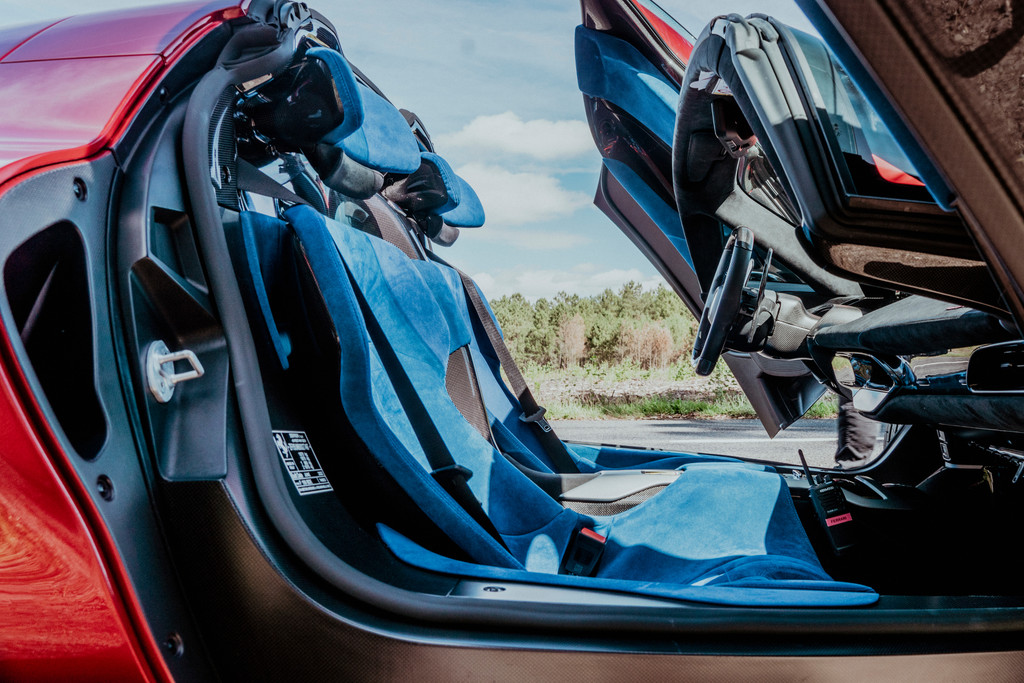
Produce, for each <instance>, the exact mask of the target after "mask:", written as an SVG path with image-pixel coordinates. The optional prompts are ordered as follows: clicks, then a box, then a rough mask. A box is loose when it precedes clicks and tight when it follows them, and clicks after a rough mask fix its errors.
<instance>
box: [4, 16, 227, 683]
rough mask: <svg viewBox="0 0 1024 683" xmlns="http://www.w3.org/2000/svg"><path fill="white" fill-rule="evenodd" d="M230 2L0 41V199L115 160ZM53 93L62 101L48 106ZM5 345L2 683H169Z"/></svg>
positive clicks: (73, 21) (97, 20)
mask: <svg viewBox="0 0 1024 683" xmlns="http://www.w3.org/2000/svg"><path fill="white" fill-rule="evenodd" d="M244 5H245V3H242V5H241V6H240V5H239V4H238V3H236V4H233V5H228V6H225V3H223V2H213V3H210V2H196V3H183V4H180V5H174V6H170V7H168V6H164V7H158V8H144V9H133V10H122V11H116V12H109V13H104V14H94V15H89V16H85V17H71V18H68V19H64V20H62V21H58V22H56V23H45V24H41V25H40V24H36V25H29V26H21V27H16V28H12V29H6V30H4V31H0V55H2V56H0V99H2V100H3V101H4V102H7V103H12V102H16V103H18V106H16V107H11V106H7V107H4V108H3V110H2V111H0V194H2V193H3V192H5V191H6V190H8V189H10V188H11V187H12V186H13V185H14V184H16V183H17V182H19V181H21V180H24V179H25V178H26V177H28V176H29V175H32V174H38V173H42V172H45V171H47V170H49V169H52V168H54V167H55V166H56V165H61V164H67V163H71V162H77V161H81V160H85V159H90V158H92V157H95V156H99V155H104V154H109V149H110V147H111V146H112V144H113V143H114V142H116V141H117V140H118V139H119V138H120V137H121V136H122V135H123V134H124V132H125V130H126V128H127V126H128V124H129V123H130V122H131V121H132V120H133V118H134V117H135V115H136V114H137V112H138V109H139V107H140V106H141V104H142V103H143V102H145V101H146V100H147V99H148V98H149V97H151V96H152V95H153V94H154V92H153V91H154V88H156V87H158V85H157V84H159V83H160V81H161V79H162V78H163V76H164V75H165V74H166V73H167V72H168V70H169V69H170V68H171V67H172V66H173V65H174V64H175V62H176V61H177V60H178V59H179V58H180V57H181V56H182V55H183V54H185V53H186V52H187V51H188V50H189V49H191V48H192V47H193V46H194V45H195V44H196V43H197V42H198V41H199V40H200V39H201V38H202V37H203V36H204V35H206V34H207V33H209V32H210V31H211V30H213V29H214V28H216V27H217V26H218V25H219V24H221V23H222V22H224V21H228V20H230V19H233V18H237V17H240V16H242V14H243V12H244ZM54 93H60V95H59V96H56V97H55V96H54ZM0 334H2V345H0V351H2V362H0V434H3V437H4V439H3V443H4V445H3V457H2V458H0V679H3V680H5V681H11V680H20V679H23V678H27V677H31V678H32V679H33V680H83V679H86V678H89V679H91V678H96V679H97V680H118V681H128V680H145V681H149V680H169V679H170V678H171V676H170V672H169V671H168V669H167V666H166V664H165V663H164V660H163V657H162V655H161V653H160V648H161V647H168V648H174V647H176V646H177V645H176V643H175V641H174V639H173V638H172V639H170V640H166V641H162V642H160V643H158V642H157V638H156V637H155V636H154V634H153V633H151V632H150V629H149V627H148V626H147V624H146V620H145V618H144V616H143V614H142V612H141V608H140V606H139V601H138V598H137V596H136V595H135V594H134V592H133V590H132V587H131V583H130V581H129V579H128V576H127V574H126V572H125V568H124V564H123V562H122V559H121V558H120V557H119V555H118V551H117V550H116V549H115V547H114V544H113V542H112V539H111V537H110V534H109V532H108V531H107V529H106V527H105V525H104V524H103V522H102V521H101V519H100V517H99V514H98V513H97V510H96V508H95V505H94V503H93V502H92V500H91V498H90V496H89V495H88V492H87V491H86V490H85V489H84V486H83V484H82V483H81V481H80V480H79V479H78V478H77V477H75V476H74V475H73V474H71V472H70V469H69V468H70V465H69V464H68V461H67V454H66V453H64V452H63V451H62V449H61V448H60V446H59V444H58V441H57V440H56V439H55V438H54V435H53V433H52V431H51V430H50V428H49V427H48V426H47V423H46V421H45V420H44V419H43V417H42V415H41V413H40V410H39V406H38V404H37V403H36V402H35V400H34V398H33V396H32V393H31V392H30V391H29V389H28V387H27V384H26V379H25V376H24V374H23V372H22V370H21V368H20V367H19V366H18V365H17V363H16V362H15V361H14V355H13V352H12V350H11V343H10V340H9V339H8V338H7V336H6V334H5V333H0Z"/></svg>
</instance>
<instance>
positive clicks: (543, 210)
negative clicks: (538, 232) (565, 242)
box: [456, 164, 590, 227]
mask: <svg viewBox="0 0 1024 683" xmlns="http://www.w3.org/2000/svg"><path fill="white" fill-rule="evenodd" d="M456 172H457V173H458V174H459V175H460V176H462V177H463V178H465V179H466V181H468V182H469V184H470V185H472V186H473V189H474V190H476V193H477V194H478V195H479V196H480V202H481V203H482V204H483V206H484V213H486V215H487V225H488V226H489V227H497V226H503V225H522V224H523V223H535V222H537V221H546V220H551V219H553V218H559V217H562V216H568V215H569V214H571V213H573V212H574V211H576V210H577V209H579V208H582V207H584V206H587V205H588V204H590V196H589V195H587V194H584V193H582V192H573V191H571V190H567V189H565V188H564V187H562V184H561V182H559V181H558V179H557V178H555V177H553V176H550V175H547V174H544V173H514V172H512V171H506V170H505V169H503V168H499V167H497V166H488V165H486V164H467V165H465V166H461V167H460V168H459V169H458V170H457V171H456Z"/></svg>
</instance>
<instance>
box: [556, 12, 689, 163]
mask: <svg viewBox="0 0 1024 683" xmlns="http://www.w3.org/2000/svg"><path fill="white" fill-rule="evenodd" d="M576 79H577V83H578V84H579V88H580V92H582V93H583V94H585V95H590V96H591V97H598V98H601V99H603V100H607V101H608V102H611V103H612V104H614V105H616V106H618V107H620V108H621V109H623V110H625V111H626V112H628V113H629V114H630V115H631V116H633V118H635V119H636V120H637V121H639V122H640V123H642V124H643V125H644V126H646V127H647V129H648V130H650V131H651V132H652V133H654V134H655V135H657V136H658V137H659V138H661V139H662V141H663V142H665V143H666V144H668V145H671V144H672V135H673V133H674V132H675V121H676V102H677V100H678V99H679V88H678V86H676V85H675V84H673V83H671V82H670V81H669V80H668V79H667V78H665V76H664V75H662V73H661V72H660V71H658V70H657V69H656V68H655V67H654V65H652V64H651V63H650V61H648V60H647V58H646V57H644V56H643V55H642V54H640V52H639V51H638V50H637V49H636V48H635V47H633V46H632V45H630V44H629V43H627V42H626V41H624V40H622V39H620V38H615V37H613V36H610V35H608V34H606V33H601V32H600V31H595V30H593V29H589V28H585V27H583V26H577V27H576Z"/></svg>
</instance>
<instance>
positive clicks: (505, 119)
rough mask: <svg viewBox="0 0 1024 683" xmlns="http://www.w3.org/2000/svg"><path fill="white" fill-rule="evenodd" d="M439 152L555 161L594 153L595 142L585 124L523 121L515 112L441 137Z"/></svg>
mask: <svg viewBox="0 0 1024 683" xmlns="http://www.w3.org/2000/svg"><path fill="white" fill-rule="evenodd" d="M436 142H437V148H438V149H440V150H445V149H448V148H449V147H452V148H460V149H461V148H470V149H473V150H478V151H483V150H487V151H497V152H507V153H511V154H522V155H525V156H530V157H533V158H534V159H540V160H542V161H553V160H555V159H570V158H573V157H577V156H580V155H581V154H585V153H587V152H593V151H594V150H595V147H594V139H593V138H592V137H591V135H590V128H589V127H588V126H587V124H586V123H585V122H583V121H576V120H566V121H550V120H548V119H531V120H529V121H523V120H522V119H521V118H519V116H518V115H516V114H515V113H514V112H511V111H507V112H505V113H504V114H494V115H491V116H478V117H476V118H475V119H473V120H472V121H470V122H469V123H467V124H466V126H465V127H463V129H462V130H460V131H458V132H457V133H448V134H445V135H438V136H437V140H436Z"/></svg>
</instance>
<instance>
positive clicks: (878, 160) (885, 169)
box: [871, 154, 924, 187]
mask: <svg viewBox="0 0 1024 683" xmlns="http://www.w3.org/2000/svg"><path fill="white" fill-rule="evenodd" d="M871 160H872V161H874V162H875V169H876V170H877V171H878V175H880V176H882V178H883V179H885V180H887V181H889V182H890V183H896V184H897V185H914V186H915V187H924V183H923V182H921V180H920V179H919V178H915V177H914V176H912V175H910V174H909V173H907V172H906V171H904V170H903V169H901V168H899V167H898V166H896V165H894V164H890V163H889V162H888V161H886V160H885V159H883V158H882V157H880V156H876V155H874V154H872V155H871Z"/></svg>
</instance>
